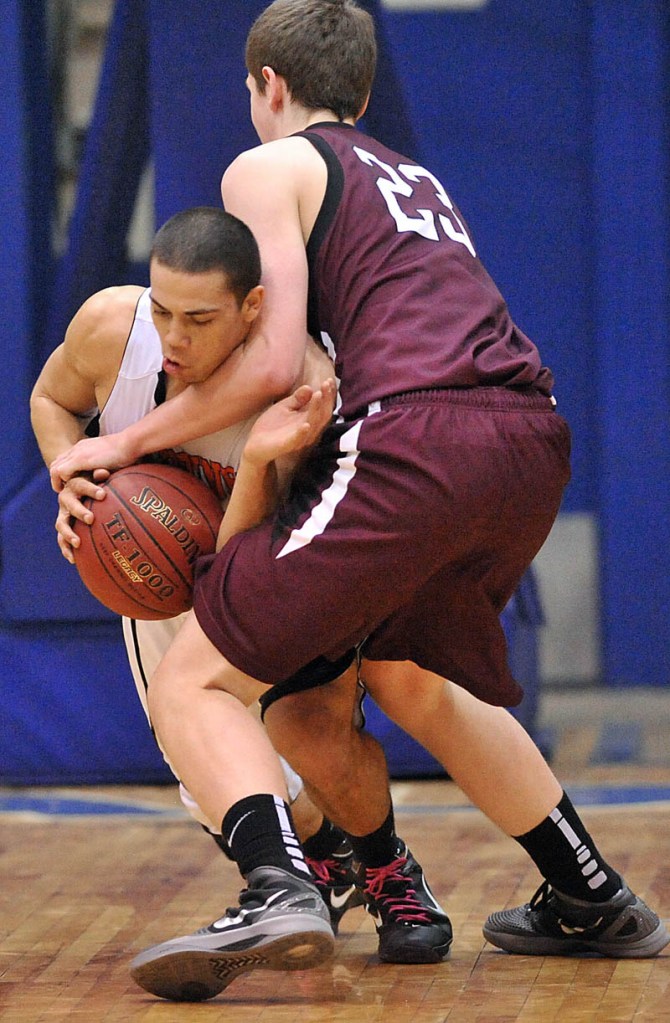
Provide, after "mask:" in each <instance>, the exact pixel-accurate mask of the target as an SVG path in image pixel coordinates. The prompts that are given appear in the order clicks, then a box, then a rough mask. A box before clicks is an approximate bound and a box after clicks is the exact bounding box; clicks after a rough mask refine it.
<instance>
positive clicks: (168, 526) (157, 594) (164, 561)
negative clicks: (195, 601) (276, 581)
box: [73, 463, 222, 620]
mask: <svg viewBox="0 0 670 1023" xmlns="http://www.w3.org/2000/svg"><path fill="white" fill-rule="evenodd" d="M101 486H102V487H103V488H104V490H105V491H106V494H105V498H104V500H103V501H92V500H85V501H84V503H85V504H87V505H88V507H90V508H91V510H92V511H93V514H94V516H95V518H94V520H93V523H92V525H90V526H88V525H86V523H84V522H79V521H77V522H75V523H74V525H73V528H74V530H75V532H76V533H77V536H78V537H79V538H80V541H81V543H80V546H79V547H78V548H75V549H74V558H75V564H76V566H77V569H78V571H79V575H80V577H81V580H82V582H83V583H84V585H85V586H86V587H87V589H88V590H89V591H90V592H91V593H92V594H93V596H94V597H96V598H97V599H98V600H99V601H100V603H101V604H104V605H105V607H108V608H109V609H110V610H111V611H115V612H116V613H117V614H120V615H126V616H127V617H129V618H140V619H145V620H152V619H159V618H173V617H174V616H175V615H178V614H181V613H182V611H188V609H189V608H190V607H191V604H192V597H193V570H194V565H195V562H196V560H197V558H199V557H200V556H201V555H203V554H211V553H212V552H213V551H214V550H215V547H216V538H217V534H218V529H219V524H220V522H221V517H222V508H221V502H220V501H219V499H218V498H217V497H216V495H215V494H214V492H213V491H211V490H210V489H209V487H208V486H207V485H206V484H205V483H203V482H202V481H201V480H199V479H196V477H195V476H191V475H190V473H188V472H186V471H185V470H183V469H178V468H176V467H175V466H171V465H153V464H149V463H147V464H141V465H131V466H128V467H127V468H125V469H118V470H117V471H116V472H113V473H112V475H111V476H110V477H109V479H108V480H107V481H106V482H105V483H103V484H101Z"/></svg>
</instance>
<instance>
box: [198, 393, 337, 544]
mask: <svg viewBox="0 0 670 1023" xmlns="http://www.w3.org/2000/svg"><path fill="white" fill-rule="evenodd" d="M334 404H335V381H334V379H333V377H329V378H328V379H326V380H324V381H323V382H322V384H321V386H320V387H319V388H318V389H316V390H315V389H313V388H311V387H310V386H309V385H307V384H303V385H302V386H301V387H299V388H298V389H297V390H296V391H294V393H293V394H292V395H290V396H289V397H288V398H284V399H283V400H281V401H278V402H276V403H275V404H274V405H271V406H270V408H268V409H266V410H265V412H263V414H262V415H261V416H259V417H258V419H257V420H256V422H255V423H254V425H253V427H252V429H251V432H250V434H249V436H248V438H247V441H246V443H245V445H244V450H243V452H242V457H241V459H240V465H239V468H238V471H237V476H236V477H235V486H234V487H233V490H232V494H231V496H230V500H229V502H228V506H227V508H226V511H225V513H224V516H223V520H222V522H221V526H220V528H219V537H218V542H217V550H220V549H221V547H223V545H224V543H226V541H227V540H229V539H230V538H231V537H232V536H235V534H236V533H241V532H242V531H243V530H245V529H251V528H252V526H256V525H258V523H259V522H262V521H263V519H264V518H265V517H266V516H267V515H268V514H269V513H270V512H271V511H272V510H273V508H274V507H275V504H276V501H277V473H276V465H277V462H278V461H279V460H280V459H285V458H286V457H292V456H295V455H296V454H297V453H299V452H302V451H305V450H306V449H308V448H310V447H311V446H312V445H313V444H315V443H316V441H317V440H318V439H319V437H320V436H321V434H322V432H323V430H324V429H325V428H326V426H327V425H328V423H329V422H330V420H331V417H332V413H333V406H334Z"/></svg>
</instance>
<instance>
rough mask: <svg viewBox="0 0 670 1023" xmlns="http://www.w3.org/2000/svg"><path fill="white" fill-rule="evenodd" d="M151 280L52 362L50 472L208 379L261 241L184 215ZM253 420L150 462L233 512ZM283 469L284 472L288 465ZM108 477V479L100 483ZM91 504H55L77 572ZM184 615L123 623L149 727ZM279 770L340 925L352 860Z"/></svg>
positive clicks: (253, 307)
mask: <svg viewBox="0 0 670 1023" xmlns="http://www.w3.org/2000/svg"><path fill="white" fill-rule="evenodd" d="M151 280H152V288H151V289H149V288H147V289H143V288H140V287H137V286H134V285H128V286H126V287H119V288H108V289H106V290H104V291H102V292H99V293H98V294H96V295H94V296H92V297H91V298H90V299H88V301H87V302H85V303H84V305H83V306H82V307H81V309H80V310H79V311H78V312H77V313H76V315H75V316H74V318H73V320H72V322H71V324H70V326H69V328H68V331H67V334H66V337H65V340H64V342H63V344H62V345H60V346H59V347H58V348H57V349H56V350H55V351H54V352H53V353H52V355H51V356H50V357H49V359H48V360H47V362H46V364H45V366H44V368H43V370H42V372H41V373H40V376H39V378H38V380H37V382H36V384H35V386H34V389H33V393H32V397H31V414H32V423H33V428H34V432H35V436H36V438H37V441H38V444H39V447H40V450H41V452H42V455H43V457H44V459H45V461H46V463H47V464H49V462H50V461H51V460H52V459H53V458H54V457H55V455H57V454H59V453H60V452H61V451H63V450H65V449H67V448H68V447H69V446H70V444H71V443H72V441H73V439H75V438H77V437H81V436H83V435H84V431H86V433H87V434H88V435H89V436H91V435H98V434H100V435H103V436H104V435H106V434H107V433H113V432H115V431H117V430H121V429H123V428H124V427H126V426H128V425H129V424H131V423H133V422H135V421H136V420H137V419H138V418H139V417H141V416H142V415H144V414H145V413H146V412H148V411H149V410H150V409H152V408H154V407H155V406H156V405H159V404H161V403H162V402H163V401H165V400H168V399H170V398H172V397H174V395H176V394H178V393H179V392H180V391H181V390H183V388H184V387H186V386H188V384H189V383H192V382H194V381H198V380H201V379H204V378H205V377H206V376H208V375H209V373H210V372H211V371H212V369H214V368H216V367H217V366H218V365H219V364H220V363H221V362H223V361H224V360H225V359H226V358H227V356H228V355H229V354H230V352H231V351H232V350H233V349H234V348H236V347H237V346H238V345H239V344H240V343H241V342H243V341H244V338H245V337H246V334H247V333H248V330H249V326H250V325H251V323H252V322H253V320H254V319H255V318H256V316H257V315H258V313H259V310H260V308H261V304H262V299H263V288H262V287H261V285H260V261H259V256H258V247H257V245H256V243H255V241H254V239H253V236H252V235H251V232H250V231H249V230H248V228H247V227H246V226H245V225H244V224H242V223H241V222H240V221H239V220H237V219H236V218H235V217H232V216H231V215H230V214H227V213H224V211H223V210H221V209H213V208H208V207H198V208H196V209H192V210H186V211H184V212H183V213H180V214H177V215H176V216H175V217H173V218H171V219H170V220H169V221H168V222H167V223H166V224H165V225H164V226H163V228H162V229H161V230H159V231H158V233H157V235H156V238H155V241H154V244H153V249H152V258H151ZM306 355H307V359H306V369H305V379H306V380H310V379H312V380H315V381H316V380H318V381H321V379H322V378H323V377H324V376H325V375H327V374H328V373H330V372H332V364H331V363H330V361H329V359H328V358H327V356H326V355H325V354H324V353H323V352H322V351H321V350H320V349H319V348H318V347H317V346H316V345H315V344H314V343H313V342H311V343H310V344H309V346H308V348H307V350H306ZM254 419H255V416H254V417H251V418H249V419H247V420H245V421H243V422H242V423H238V424H236V425H234V426H231V427H228V428H226V429H223V430H220V431H218V432H216V433H214V434H211V435H209V436H205V437H201V438H198V439H197V440H196V441H193V442H191V443H190V444H187V445H185V446H183V447H182V446H177V447H175V448H169V449H166V450H164V451H161V452H159V453H157V454H156V455H154V456H153V457H152V460H154V461H159V462H162V463H167V464H170V465H176V466H179V467H181V468H183V469H185V470H187V471H188V472H191V473H192V474H193V475H195V476H197V477H199V478H200V479H202V480H204V481H205V482H206V483H207V484H208V486H209V487H210V488H211V489H212V490H214V491H215V493H216V494H217V496H218V497H219V498H220V500H221V501H222V503H224V504H225V503H226V502H227V501H228V498H229V496H230V492H231V489H232V484H233V481H234V478H235V473H236V471H237V466H238V463H239V459H240V455H241V452H242V449H243V447H244V443H245V440H246V438H247V435H248V433H249V430H250V428H251V425H252V423H253V421H254ZM280 464H281V467H282V472H283V473H284V474H286V473H287V472H288V471H289V466H288V465H287V462H286V460H285V459H284V460H283V463H280ZM106 475H107V474H106V473H104V472H103V473H100V474H99V478H104V477H105V476H106ZM84 496H87V497H90V498H92V499H93V500H103V499H104V490H103V489H101V488H100V487H99V486H97V485H96V483H94V482H93V480H91V479H89V478H86V477H83V476H77V477H74V478H73V479H71V480H70V482H69V483H68V485H67V486H66V487H65V488H64V489H63V490H62V491H61V492H60V494H59V496H58V504H59V510H58V517H57V520H56V530H57V537H58V543H59V546H60V549H61V552H62V554H63V556H64V557H65V558H66V559H67V560H68V561H69V562H71V563H73V562H74V557H73V548H76V547H77V546H78V545H79V542H80V541H79V537H78V536H77V534H76V533H75V532H74V530H73V528H72V524H71V523H72V519H73V518H74V519H78V520H80V521H83V522H90V521H92V518H93V515H92V512H91V511H90V510H89V509H88V507H87V506H85V505H84V504H82V498H83V497H84ZM183 617H184V616H183V615H179V616H178V617H176V618H172V619H167V620H164V621H136V620H134V619H130V618H125V617H124V618H122V625H123V636H124V641H125V645H126V651H127V655H128V661H129V664H130V668H131V671H132V674H133V678H134V681H135V685H136V687H137V691H138V695H139V697H140V701H141V703H142V706H143V708H144V711H145V713H146V715H147V718H148V720H149V723H150V724H151V719H150V717H149V710H148V705H147V686H148V682H149V680H150V679H151V676H152V675H153V673H154V671H155V669H156V666H157V665H158V663H159V661H160V659H161V657H162V656H163V653H164V652H165V650H166V649H167V647H168V646H169V644H170V642H171V641H172V639H173V637H174V636H175V635H176V633H177V632H178V630H179V628H180V626H181V624H182V621H183ZM264 688H265V687H264V686H260V685H258V684H256V683H254V682H253V681H252V680H251V679H250V680H249V683H248V693H247V694H246V695H245V697H244V699H245V702H246V703H247V705H252V704H255V703H256V701H257V700H258V697H259V696H260V695H261V693H262V692H263V690H264ZM166 760H167V761H168V763H169V759H168V758H167V757H166ZM283 768H284V772H285V775H286V782H287V787H288V791H289V797H290V801H291V803H292V806H293V813H294V815H295V818H296V821H297V824H298V827H299V831H300V834H301V837H303V838H304V839H305V840H306V841H305V843H304V844H305V850H306V852H307V855H308V857H309V858H310V865H311V866H312V869H313V870H314V872H315V875H316V877H317V881H318V882H319V888H320V890H321V893H322V895H323V897H324V898H325V900H326V901H327V903H328V905H329V908H330V912H331V920H332V923H333V925H334V926H335V927H336V926H337V924H338V922H339V920H340V918H341V917H342V915H343V913H344V911H345V909H346V908H348V907H349V906H350V905H355V904H358V902H359V901H360V896H359V895H358V893H356V892H355V889H354V886H353V884H352V878H353V876H354V875H353V874H352V873H351V870H350V863H351V853H350V851H349V850H348V844H347V843H346V841H345V840H344V835H343V834H342V833H341V832H340V831H339V830H338V829H336V828H334V826H333V825H331V824H330V822H328V821H326V820H324V819H323V816H322V815H321V814H320V813H319V811H317V810H316V808H315V807H314V806H313V805H312V804H311V803H310V801H309V799H308V798H307V796H306V794H305V792H304V789H303V786H302V782H301V780H300V778H299V777H298V775H297V774H296V773H295V772H294V771H292V769H291V768H290V767H289V765H288V764H287V763H286V761H284V762H283ZM180 795H181V798H182V801H183V803H184V805H185V806H186V808H187V809H188V810H189V812H190V813H191V814H192V816H193V817H194V818H195V819H196V820H197V821H198V822H199V823H200V824H201V825H202V826H203V827H204V828H205V829H206V830H207V831H209V832H210V833H211V834H212V836H213V837H214V839H215V841H217V844H219V845H220V846H221V848H222V849H223V851H224V852H227V847H226V843H225V842H224V841H223V839H222V838H221V829H220V827H219V826H218V822H212V821H209V820H208V819H207V818H206V817H205V816H204V814H203V813H202V811H201V810H200V808H199V806H198V805H197V803H195V801H194V800H193V798H192V797H191V795H190V793H189V792H188V791H187V789H186V788H185V787H184V786H183V785H180Z"/></svg>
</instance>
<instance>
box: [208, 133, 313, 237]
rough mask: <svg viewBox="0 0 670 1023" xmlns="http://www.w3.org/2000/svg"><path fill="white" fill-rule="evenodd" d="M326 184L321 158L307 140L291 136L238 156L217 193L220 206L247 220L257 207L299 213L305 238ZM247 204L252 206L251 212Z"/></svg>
mask: <svg viewBox="0 0 670 1023" xmlns="http://www.w3.org/2000/svg"><path fill="white" fill-rule="evenodd" d="M326 184H327V168H326V164H325V162H324V160H323V159H322V157H321V156H320V155H319V153H318V152H317V150H316V149H315V148H314V146H312V144H311V143H310V142H309V141H308V140H307V139H305V138H302V137H300V136H295V135H292V136H289V137H288V138H281V139H276V140H274V141H272V142H265V143H264V144H263V145H260V146H256V147H255V148H254V149H248V150H246V151H245V152H244V153H241V154H240V155H239V156H238V157H237V158H236V159H235V160H233V162H232V163H231V164H230V166H229V167H228V168H227V170H226V171H225V173H224V175H223V179H222V182H221V194H222V197H223V202H224V206H225V207H226V208H227V209H229V210H230V212H232V213H237V215H238V216H240V217H241V219H242V220H247V221H249V219H250V218H251V217H252V216H253V217H254V219H255V214H256V211H257V210H258V208H259V206H265V207H266V208H267V210H268V212H272V211H276V209H277V207H278V206H279V207H281V206H282V205H284V204H287V205H289V204H290V205H291V206H292V207H294V208H297V209H298V210H299V213H300V219H301V222H302V226H303V233H304V235H305V238H307V237H309V233H310V231H311V228H312V226H313V223H314V220H315V219H316V215H317V214H318V211H319V209H320V207H321V203H322V202H323V197H324V195H325V191H326ZM248 203H253V210H252V209H251V208H250V207H249V206H247V204H248ZM245 214H246V215H245Z"/></svg>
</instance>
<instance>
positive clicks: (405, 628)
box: [194, 388, 570, 706]
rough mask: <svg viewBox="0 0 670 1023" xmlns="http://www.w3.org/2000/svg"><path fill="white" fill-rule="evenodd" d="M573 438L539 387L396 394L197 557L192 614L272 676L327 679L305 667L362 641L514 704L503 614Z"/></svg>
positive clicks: (555, 495)
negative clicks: (261, 514)
mask: <svg viewBox="0 0 670 1023" xmlns="http://www.w3.org/2000/svg"><path fill="white" fill-rule="evenodd" d="M569 449H570V437H569V430H568V427H567V425H566V423H565V421H564V420H563V419H562V417H561V416H559V415H558V414H557V413H556V412H555V411H554V409H553V405H552V402H551V400H550V399H548V398H546V397H544V396H542V395H539V394H538V393H537V392H535V391H532V390H530V391H528V392H518V391H512V390H508V389H505V388H477V389H472V390H443V391H423V392H412V393H410V394H404V395H399V396H397V397H395V398H391V399H388V400H386V401H384V402H382V403H381V407H379V406H378V405H376V406H375V409H374V410H373V411H371V413H370V414H369V415H368V416H367V417H366V418H364V419H361V420H357V421H355V422H347V423H340V424H336V425H334V426H333V427H331V428H330V429H329V430H327V431H326V433H325V434H324V437H323V439H322V441H321V443H320V444H319V446H318V447H317V448H316V449H315V451H314V452H313V456H312V457H311V459H310V460H309V462H308V463H307V464H306V466H305V467H304V469H303V471H302V472H301V474H300V476H299V477H298V478H296V480H295V481H294V486H293V488H292V492H291V495H290V496H289V498H288V500H287V501H286V503H284V504H283V505H282V506H281V507H280V508H279V510H278V512H277V514H276V515H275V516H274V517H272V518H271V519H269V520H267V521H266V522H264V523H263V524H261V525H260V526H258V527H257V528H255V529H252V530H250V531H249V532H247V533H243V534H240V535H239V536H236V537H234V538H233V539H232V540H230V541H229V542H228V543H227V544H226V546H225V548H224V549H223V550H222V551H221V552H220V553H219V554H218V555H215V556H213V557H211V558H208V559H203V561H202V562H201V563H200V564H199V572H198V576H197V581H196V588H195V601H194V606H195V612H196V615H197V618H198V621H199V623H200V625H201V627H202V628H203V629H204V631H205V633H206V635H207V636H208V637H209V639H210V640H211V642H212V643H214V645H215V646H216V647H217V648H218V649H219V650H220V651H221V653H222V654H223V655H224V656H225V657H226V658H227V659H228V660H229V661H230V662H231V663H232V664H234V665H235V666H236V667H238V668H239V669H241V670H242V671H244V672H245V673H246V674H248V675H251V676H252V677H253V678H256V679H258V680H259V681H261V682H265V683H268V684H272V685H277V684H278V683H282V682H283V683H285V684H286V685H287V686H289V687H290V688H291V689H295V682H293V685H291V680H292V679H294V677H295V676H296V673H298V677H299V678H300V686H301V687H302V688H309V687H310V685H313V684H319V680H318V679H317V680H316V682H310V680H309V674H310V673H309V672H305V671H300V669H303V668H304V667H305V665H309V664H310V663H311V662H312V661H315V660H316V659H319V658H320V659H323V658H326V659H327V660H328V661H333V662H337V661H341V659H342V658H343V656H344V655H345V654H346V653H347V651H350V650H351V649H352V648H355V647H359V648H360V649H361V652H362V655H363V656H364V657H367V658H369V659H372V660H411V661H414V662H415V663H416V664H418V665H420V666H421V667H423V668H426V669H428V670H430V671H433V672H436V673H437V674H439V675H442V676H443V677H445V678H449V679H451V680H452V681H453V682H456V683H458V684H460V685H462V686H464V687H465V688H466V689H468V690H469V691H470V692H472V693H473V694H474V695H475V696H478V697H480V698H481V699H484V700H486V701H488V702H490V703H494V704H499V705H502V706H513V705H515V704H516V703H518V702H519V700H520V698H521V695H522V691H521V688H520V687H519V686H518V685H517V683H516V682H515V681H514V679H513V678H512V676H511V674H510V672H509V669H508V667H507V658H506V644H505V638H504V634H503V631H502V628H501V625H500V620H499V615H500V612H501V611H502V609H503V608H504V606H505V604H506V603H507V601H508V600H509V598H510V597H511V595H512V593H513V592H514V590H515V588H516V586H517V585H518V582H519V580H520V578H521V576H522V575H523V573H524V572H525V570H526V569H527V567H528V565H529V564H530V562H531V561H532V559H533V558H534V556H535V554H536V553H537V551H538V550H539V548H540V547H541V545H542V543H543V542H544V540H545V538H546V536H547V534H548V532H549V530H550V528H551V525H552V523H553V521H554V519H555V517H556V513H557V511H558V508H559V505H560V502H561V497H562V494H563V490H564V487H565V485H566V483H567V481H568V479H569V476H570V469H569ZM321 681H323V679H321ZM278 692H279V691H278ZM273 695H274V692H273Z"/></svg>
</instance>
